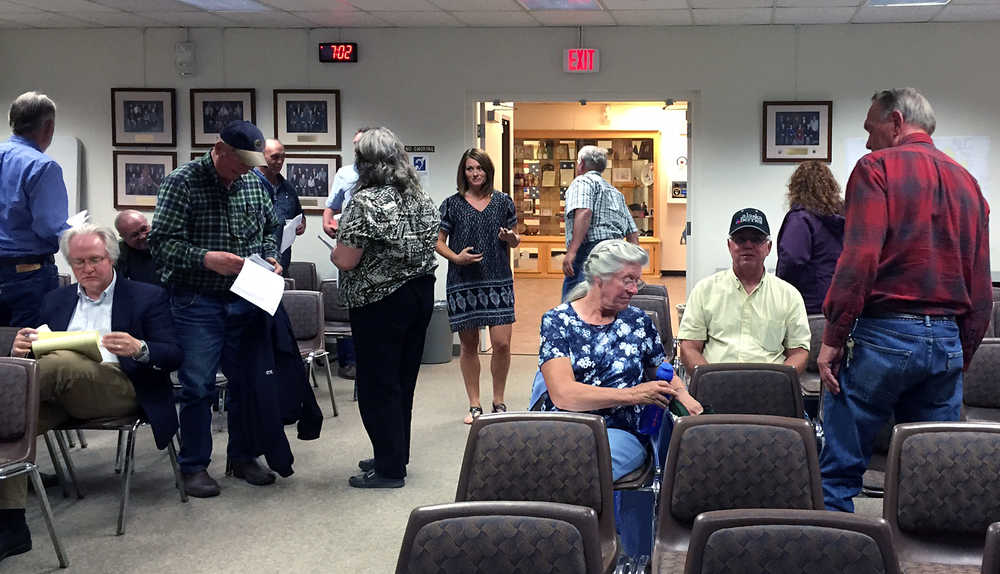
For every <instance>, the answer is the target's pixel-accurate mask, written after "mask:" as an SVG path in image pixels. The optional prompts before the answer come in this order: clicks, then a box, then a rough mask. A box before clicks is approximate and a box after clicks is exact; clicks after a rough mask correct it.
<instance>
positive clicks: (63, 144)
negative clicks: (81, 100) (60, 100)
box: [45, 135, 87, 277]
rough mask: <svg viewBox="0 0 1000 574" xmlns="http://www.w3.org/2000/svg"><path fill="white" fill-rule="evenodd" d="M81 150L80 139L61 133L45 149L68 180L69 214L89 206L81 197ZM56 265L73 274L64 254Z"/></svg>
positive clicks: (62, 270)
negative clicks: (84, 203)
mask: <svg viewBox="0 0 1000 574" xmlns="http://www.w3.org/2000/svg"><path fill="white" fill-rule="evenodd" d="M80 150H81V144H80V140H78V139H76V138H75V137H73V136H60V135H56V136H53V137H52V144H50V145H49V147H48V149H46V150H45V153H46V155H48V156H49V157H51V158H52V159H54V160H56V163H58V164H59V167H61V168H62V172H63V180H64V181H65V182H66V193H67V194H68V195H69V197H68V200H69V209H68V215H73V214H74V213H76V212H78V211H80V210H81V209H85V208H86V207H87V206H86V205H83V202H82V201H81V199H80V187H81V185H80V175H81V174H80ZM56 266H57V267H59V272H60V273H68V274H69V276H70V277H72V276H73V273H72V271H71V270H70V267H69V263H67V262H66V259H65V258H64V257H63V256H62V255H56Z"/></svg>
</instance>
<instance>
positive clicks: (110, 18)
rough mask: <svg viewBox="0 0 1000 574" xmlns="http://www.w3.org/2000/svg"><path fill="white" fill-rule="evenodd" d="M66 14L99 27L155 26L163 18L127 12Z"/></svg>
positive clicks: (158, 24)
mask: <svg viewBox="0 0 1000 574" xmlns="http://www.w3.org/2000/svg"><path fill="white" fill-rule="evenodd" d="M65 14H66V15H67V16H70V17H72V18H78V19H80V20H85V21H88V22H92V23H93V25H95V26H99V27H101V28H156V27H162V26H163V25H164V24H165V23H164V21H163V20H164V18H152V17H146V16H139V15H138V14H130V13H128V12H66V13H65Z"/></svg>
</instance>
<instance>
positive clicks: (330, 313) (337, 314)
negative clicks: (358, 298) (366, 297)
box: [320, 279, 351, 339]
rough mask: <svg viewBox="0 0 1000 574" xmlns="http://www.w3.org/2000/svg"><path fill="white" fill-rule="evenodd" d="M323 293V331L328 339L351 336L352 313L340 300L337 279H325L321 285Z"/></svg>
mask: <svg viewBox="0 0 1000 574" xmlns="http://www.w3.org/2000/svg"><path fill="white" fill-rule="evenodd" d="M320 292H321V293H323V319H324V323H323V331H324V333H325V334H326V336H327V337H334V338H337V339H339V338H341V337H350V336H351V312H350V311H349V310H348V309H347V307H346V306H344V302H343V301H341V299H340V288H339V287H338V286H337V280H336V279H325V280H324V281H323V282H322V283H321V284H320Z"/></svg>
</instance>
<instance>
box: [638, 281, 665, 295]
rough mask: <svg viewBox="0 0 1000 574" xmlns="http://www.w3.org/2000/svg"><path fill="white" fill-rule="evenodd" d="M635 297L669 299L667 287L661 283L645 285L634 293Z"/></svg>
mask: <svg viewBox="0 0 1000 574" xmlns="http://www.w3.org/2000/svg"><path fill="white" fill-rule="evenodd" d="M635 294H636V295H655V296H657V297H669V295H667V286H666V285H664V284H662V283H646V284H645V285H643V286H642V289H639V290H638V291H636V293H635Z"/></svg>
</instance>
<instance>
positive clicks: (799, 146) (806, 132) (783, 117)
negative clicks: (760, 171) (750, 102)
mask: <svg viewBox="0 0 1000 574" xmlns="http://www.w3.org/2000/svg"><path fill="white" fill-rule="evenodd" d="M832 124H833V102H832V101H825V102H764V124H763V127H762V129H761V133H762V139H761V146H760V160H761V161H762V162H764V163H795V162H800V161H806V160H810V159H815V160H819V161H826V162H829V161H831V158H832V148H833V146H832V145H831V143H832V141H833V135H832V130H831V126H832Z"/></svg>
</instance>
